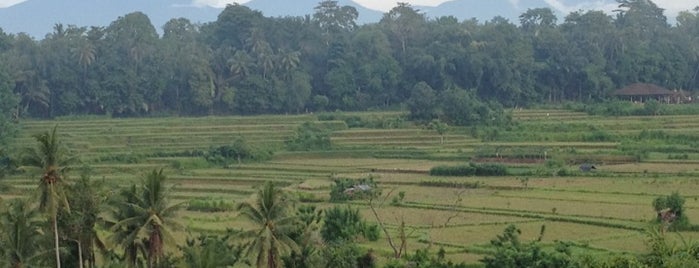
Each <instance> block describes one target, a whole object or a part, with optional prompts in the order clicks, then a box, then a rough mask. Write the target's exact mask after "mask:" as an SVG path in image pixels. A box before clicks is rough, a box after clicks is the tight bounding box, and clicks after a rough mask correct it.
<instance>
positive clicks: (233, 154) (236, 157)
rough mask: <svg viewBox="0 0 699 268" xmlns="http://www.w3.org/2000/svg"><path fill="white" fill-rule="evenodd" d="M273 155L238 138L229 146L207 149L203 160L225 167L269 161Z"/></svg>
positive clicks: (271, 152)
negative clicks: (234, 164)
mask: <svg viewBox="0 0 699 268" xmlns="http://www.w3.org/2000/svg"><path fill="white" fill-rule="evenodd" d="M273 154H274V152H273V151H271V150H264V149H261V148H256V147H253V146H251V145H249V144H248V143H247V142H246V141H245V140H244V139H243V138H240V137H239V138H237V139H236V140H235V141H233V144H231V145H222V146H218V147H214V148H211V149H209V151H208V152H207V153H206V154H205V155H204V159H206V161H208V162H209V163H213V164H217V165H221V166H224V167H227V166H229V165H230V164H233V163H237V164H242V163H243V162H244V161H245V162H249V161H264V160H269V159H270V158H272V155H273ZM180 166H181V165H180Z"/></svg>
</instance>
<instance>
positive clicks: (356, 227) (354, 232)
mask: <svg viewBox="0 0 699 268" xmlns="http://www.w3.org/2000/svg"><path fill="white" fill-rule="evenodd" d="M320 235H321V236H322V237H323V240H324V241H325V242H328V243H352V242H353V241H355V240H356V239H357V238H358V237H364V238H366V239H368V240H369V241H376V240H378V239H379V227H378V226H377V225H376V224H369V223H367V222H366V221H365V220H364V219H362V216H361V214H359V209H352V208H351V207H349V206H348V207H346V208H340V207H338V206H334V207H332V208H329V209H326V210H325V212H324V217H323V227H321V229H320Z"/></svg>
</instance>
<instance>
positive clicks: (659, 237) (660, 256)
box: [640, 228, 699, 267]
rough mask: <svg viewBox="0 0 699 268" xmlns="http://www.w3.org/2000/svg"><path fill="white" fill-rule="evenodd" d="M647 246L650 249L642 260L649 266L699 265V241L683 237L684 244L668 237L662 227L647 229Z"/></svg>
mask: <svg viewBox="0 0 699 268" xmlns="http://www.w3.org/2000/svg"><path fill="white" fill-rule="evenodd" d="M646 238H647V239H646V246H647V247H648V249H649V250H650V252H648V254H646V255H644V256H642V257H641V258H640V260H641V261H642V262H643V263H644V264H646V265H647V266H649V267H699V243H697V242H696V241H694V242H688V241H686V240H684V238H682V237H680V238H681V241H682V244H678V243H677V242H673V241H671V240H669V239H668V237H667V234H666V233H664V232H663V231H661V230H660V229H655V228H651V229H648V230H647V231H646Z"/></svg>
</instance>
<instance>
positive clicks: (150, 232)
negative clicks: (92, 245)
mask: <svg viewBox="0 0 699 268" xmlns="http://www.w3.org/2000/svg"><path fill="white" fill-rule="evenodd" d="M166 179H167V178H166V177H165V175H164V174H163V170H162V169H160V170H159V171H158V170H153V171H152V172H151V173H149V174H148V176H147V177H146V180H145V181H143V185H141V187H140V188H137V187H136V186H135V185H134V186H132V187H131V188H130V190H127V191H124V192H122V199H121V200H120V201H118V202H117V204H116V205H117V207H116V209H117V211H116V213H114V214H115V215H116V216H117V217H116V220H115V221H114V223H113V225H112V226H111V230H112V232H113V233H114V234H113V236H112V240H113V241H114V242H116V243H118V244H120V245H121V246H122V247H123V248H124V253H125V254H124V255H125V256H126V257H127V258H128V259H129V263H130V264H131V265H135V264H136V262H137V255H138V253H139V252H141V253H142V254H143V255H144V256H145V257H146V259H147V262H148V267H154V266H157V265H158V263H159V261H160V259H161V258H162V257H163V256H164V252H163V249H164V247H165V245H166V244H168V243H172V244H173V245H174V237H173V236H172V229H176V228H179V227H180V225H179V224H178V223H177V222H176V221H175V220H174V219H175V216H176V213H177V210H178V209H179V208H180V207H181V204H175V205H172V206H171V205H169V203H168V195H169V191H170V189H171V188H166V187H165V180H166Z"/></svg>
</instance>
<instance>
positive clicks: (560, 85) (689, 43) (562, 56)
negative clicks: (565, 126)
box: [0, 0, 699, 120]
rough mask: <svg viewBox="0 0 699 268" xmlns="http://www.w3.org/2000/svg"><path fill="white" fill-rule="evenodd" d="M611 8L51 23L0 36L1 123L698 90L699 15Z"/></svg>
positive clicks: (321, 10)
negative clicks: (641, 87) (637, 86)
mask: <svg viewBox="0 0 699 268" xmlns="http://www.w3.org/2000/svg"><path fill="white" fill-rule="evenodd" d="M617 1H618V2H619V9H618V10H617V11H615V13H614V14H612V15H609V14H606V13H603V12H602V11H576V12H572V13H570V14H568V15H567V16H565V18H563V19H562V20H561V21H559V18H557V17H556V15H555V14H554V13H553V11H552V10H551V9H548V8H536V9H530V10H527V11H526V12H525V13H523V14H522V15H521V16H520V20H519V22H512V21H509V20H507V19H504V18H502V17H495V18H493V19H492V20H490V21H485V22H479V21H477V20H475V19H471V20H464V21H459V20H458V19H456V18H455V17H438V18H428V17H426V16H425V15H424V14H423V13H421V12H420V10H418V9H416V8H414V7H412V6H410V5H409V4H406V3H398V4H397V5H396V6H395V7H394V8H393V9H391V10H390V11H389V12H387V13H385V14H384V16H383V18H382V19H381V20H380V21H379V22H378V23H370V24H364V25H358V24H357V22H356V20H357V16H358V13H357V11H356V9H354V8H353V7H350V6H340V5H338V3H337V1H330V0H326V1H322V2H320V3H319V4H318V6H317V7H316V8H315V10H314V11H312V12H313V14H312V15H307V16H305V17H265V16H263V14H262V13H261V12H259V11H255V10H251V9H249V8H248V7H245V6H242V5H237V4H236V5H229V6H227V7H226V8H225V9H224V10H223V11H222V12H221V13H220V14H219V16H218V18H217V20H216V21H213V22H208V23H203V24H197V23H193V22H191V21H189V20H187V19H184V18H175V19H172V20H170V21H168V22H167V23H166V24H165V25H163V26H162V29H163V31H162V33H163V34H162V36H159V34H158V32H157V31H156V28H155V26H154V25H152V24H151V22H150V20H149V18H148V17H147V16H146V15H145V14H143V13H140V12H134V13H130V14H126V15H124V16H122V17H119V18H117V19H116V20H115V21H113V22H112V23H111V24H110V25H109V26H106V27H94V26H93V27H76V26H72V25H67V26H66V25H62V24H56V25H55V27H54V29H53V31H52V32H50V33H48V34H46V36H45V37H44V38H43V39H41V40H35V39H33V38H32V37H30V36H28V35H26V34H23V33H19V34H6V33H4V32H1V31H0V60H1V61H2V62H3V64H2V65H3V66H2V68H0V94H2V96H3V99H2V102H0V104H1V105H2V106H0V111H2V112H3V116H4V117H13V118H15V119H17V118H25V117H38V118H51V117H55V116H63V115H84V114H97V115H111V116H153V115H211V114H218V115H222V114H242V115H245V114H260V113H300V112H306V111H324V110H366V109H384V108H395V107H400V106H402V105H406V104H413V105H415V106H416V107H421V106H422V105H427V104H429V103H427V104H426V103H423V102H424V101H425V98H424V97H425V96H428V97H429V96H435V97H434V98H433V99H435V100H436V101H434V102H435V103H437V104H436V105H437V106H439V105H441V103H445V102H443V101H440V100H441V99H440V97H441V98H444V99H446V100H451V99H454V98H453V97H454V96H457V97H461V98H466V99H467V100H470V99H475V100H477V101H479V102H483V103H497V104H499V105H502V106H505V107H522V106H529V105H535V104H541V103H549V102H561V101H596V100H600V99H604V98H606V97H607V96H608V94H609V93H610V91H612V90H614V89H617V88H620V87H623V86H625V85H627V84H629V83H633V82H648V83H656V84H659V85H662V86H665V87H667V88H671V89H684V90H695V89H696V88H697V87H698V86H699V79H698V78H697V73H699V42H698V41H699V40H698V39H699V13H698V12H697V11H696V10H694V11H685V12H681V13H680V14H679V16H678V17H677V23H676V25H670V24H669V23H668V21H667V18H666V17H665V15H664V14H663V10H662V9H661V8H659V7H658V6H657V5H655V4H654V3H653V2H652V1H646V0H617ZM425 94H426V95H425ZM5 95H14V97H13V98H9V97H5ZM429 100H430V99H429V98H428V101H429ZM445 104H449V103H445ZM452 104H455V105H457V106H458V105H468V104H469V102H468V101H463V102H461V103H452ZM437 108H439V107H437ZM443 110H452V109H447V108H445V109H443ZM8 113H9V114H8ZM427 114H428V115H427V116H426V117H430V116H432V117H434V115H429V111H427ZM426 119H428V120H429V118H426Z"/></svg>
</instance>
